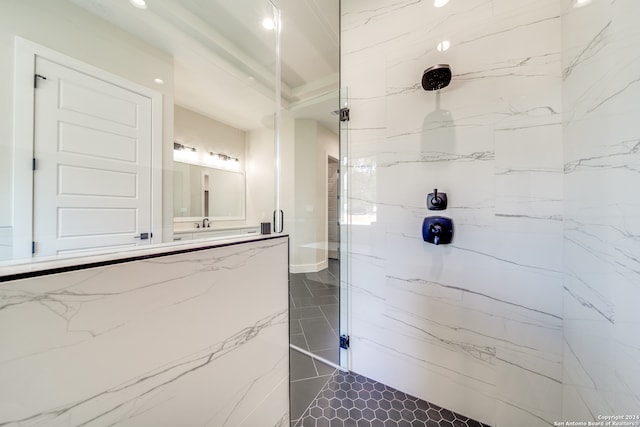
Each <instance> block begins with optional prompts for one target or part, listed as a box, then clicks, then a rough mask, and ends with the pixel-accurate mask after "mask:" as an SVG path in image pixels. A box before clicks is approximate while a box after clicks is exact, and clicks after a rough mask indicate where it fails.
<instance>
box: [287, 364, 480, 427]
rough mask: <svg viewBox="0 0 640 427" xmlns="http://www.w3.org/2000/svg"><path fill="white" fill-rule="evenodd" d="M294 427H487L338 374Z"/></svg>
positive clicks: (353, 376) (363, 379)
mask: <svg viewBox="0 0 640 427" xmlns="http://www.w3.org/2000/svg"><path fill="white" fill-rule="evenodd" d="M292 425H293V426H295V427H418V426H419V427H488V426H486V425H485V424H482V423H480V422H478V421H475V420H472V419H469V418H467V417H465V416H462V415H459V414H456V413H455V412H451V411H449V410H447V409H444V408H441V407H439V406H436V405H434V404H431V403H429V402H425V401H424V400H420V399H418V398H417V397H413V396H409V395H408V394H405V393H403V392H401V391H398V390H395V389H394V388H391V387H389V386H386V385H384V384H382V383H379V382H376V381H373V380H371V379H369V378H366V377H364V376H362V375H356V374H347V373H342V372H339V371H335V372H334V373H333V374H332V375H331V376H330V378H329V380H328V381H327V382H326V384H325V385H324V387H323V388H322V390H321V391H320V393H319V394H318V395H317V396H316V398H315V399H314V400H313V402H311V405H309V407H308V408H307V410H306V411H305V412H304V414H303V416H302V418H301V419H299V420H298V421H297V422H296V423H295V424H292Z"/></svg>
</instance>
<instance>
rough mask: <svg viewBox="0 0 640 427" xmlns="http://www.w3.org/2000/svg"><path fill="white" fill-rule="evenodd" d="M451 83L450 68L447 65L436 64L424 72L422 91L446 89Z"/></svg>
mask: <svg viewBox="0 0 640 427" xmlns="http://www.w3.org/2000/svg"><path fill="white" fill-rule="evenodd" d="M450 81H451V67H449V64H438V65H434V66H433V67H429V68H427V69H426V70H424V73H423V74H422V87H423V88H424V90H440V89H442V88H443V87H447V86H448V85H449V82H450Z"/></svg>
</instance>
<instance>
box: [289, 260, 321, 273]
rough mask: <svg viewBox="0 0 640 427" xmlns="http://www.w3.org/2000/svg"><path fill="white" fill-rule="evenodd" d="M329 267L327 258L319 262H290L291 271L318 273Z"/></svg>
mask: <svg viewBox="0 0 640 427" xmlns="http://www.w3.org/2000/svg"><path fill="white" fill-rule="evenodd" d="M325 268H329V262H328V261H327V260H324V261H321V262H318V263H316V264H290V265H289V271H290V272H291V273H316V272H318V271H320V270H324V269H325Z"/></svg>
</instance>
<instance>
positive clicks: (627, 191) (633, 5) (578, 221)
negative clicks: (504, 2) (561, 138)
mask: <svg viewBox="0 0 640 427" xmlns="http://www.w3.org/2000/svg"><path fill="white" fill-rule="evenodd" d="M639 16H640V3H639V2H637V1H635V0H618V1H615V2H609V1H594V2H592V3H591V4H590V5H589V7H582V8H576V9H574V8H571V7H567V9H566V10H565V11H564V13H563V22H562V26H563V41H562V45H563V78H564V82H563V91H564V92H563V104H564V106H563V110H564V113H563V122H564V132H565V133H564V135H565V154H564V156H565V160H564V162H565V164H564V172H565V177H566V178H565V193H566V196H565V230H564V247H565V251H564V260H565V261H564V263H565V270H566V281H565V291H564V364H563V369H564V394H563V397H564V399H563V407H564V411H563V412H564V419H568V420H589V419H592V418H595V417H597V416H598V415H640V344H639V343H640V318H639V317H638V301H640V259H639V257H638V254H640V239H639V238H638V236H640V192H639V191H638V182H640V181H639V178H640V176H639V172H640V121H639V120H638V117H640V102H639V101H638V100H640V57H639V52H640V27H639V26H638V17H639ZM636 425H638V424H636Z"/></svg>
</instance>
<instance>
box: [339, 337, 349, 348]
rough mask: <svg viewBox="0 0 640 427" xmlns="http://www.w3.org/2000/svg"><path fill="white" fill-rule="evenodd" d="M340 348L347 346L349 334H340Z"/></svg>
mask: <svg viewBox="0 0 640 427" xmlns="http://www.w3.org/2000/svg"><path fill="white" fill-rule="evenodd" d="M340 348H343V349H345V350H347V349H348V348H349V335H340Z"/></svg>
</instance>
